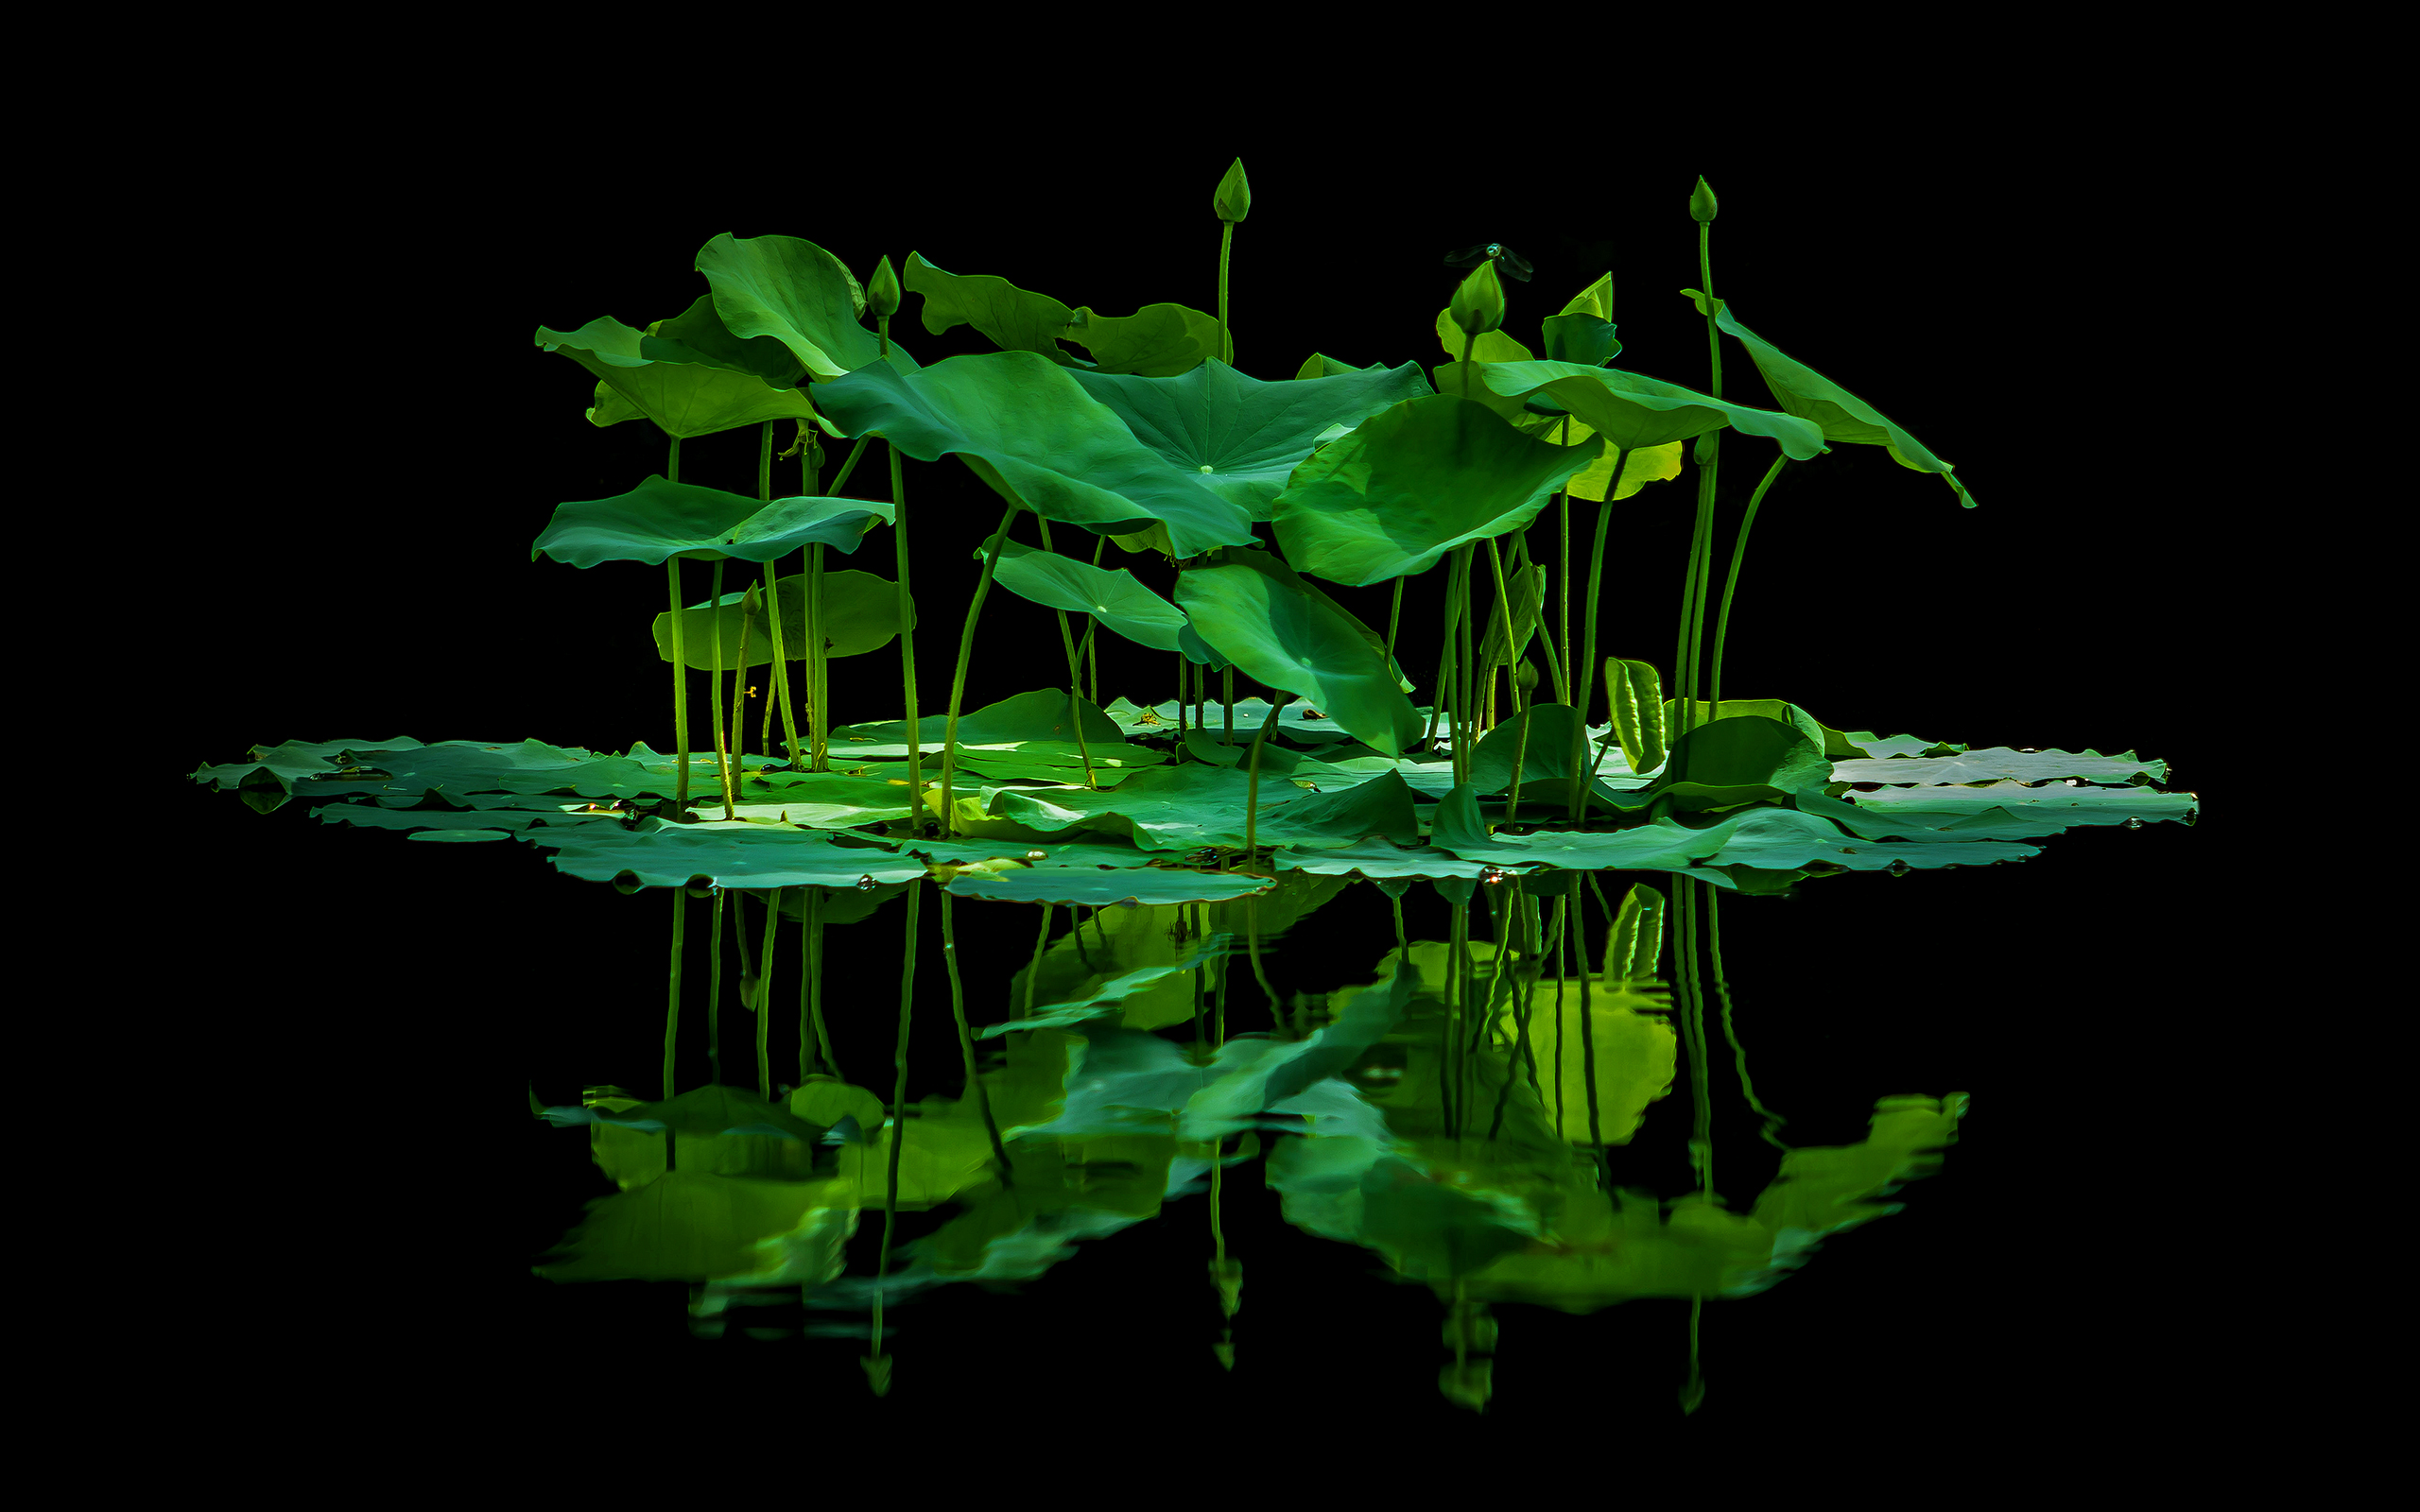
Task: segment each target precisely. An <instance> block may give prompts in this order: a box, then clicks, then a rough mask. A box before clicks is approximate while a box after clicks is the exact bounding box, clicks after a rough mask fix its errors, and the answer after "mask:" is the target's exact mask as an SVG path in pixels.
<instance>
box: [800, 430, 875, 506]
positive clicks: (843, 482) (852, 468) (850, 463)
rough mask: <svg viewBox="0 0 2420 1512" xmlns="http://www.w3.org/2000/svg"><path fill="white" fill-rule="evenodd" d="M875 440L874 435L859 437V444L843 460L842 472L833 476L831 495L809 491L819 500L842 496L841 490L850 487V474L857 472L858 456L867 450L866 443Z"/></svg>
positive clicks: (814, 489) (841, 464)
mask: <svg viewBox="0 0 2420 1512" xmlns="http://www.w3.org/2000/svg"><path fill="white" fill-rule="evenodd" d="M871 440H873V435H872V433H868V434H867V435H864V436H860V437H858V438H857V444H856V445H855V446H852V447H850V448H849V455H847V456H845V457H843V458H841V461H840V471H839V472H838V473H836V474H835V475H834V476H833V479H832V491H831V492H830V493H820V492H818V491H817V489H816V488H809V489H808V490H807V491H808V492H809V493H810V494H814V495H815V496H816V497H818V498H826V499H833V498H838V497H839V496H840V490H842V489H843V488H845V487H847V486H848V482H849V474H850V473H852V472H856V470H857V456H858V454H860V453H862V452H863V451H864V450H865V449H866V442H868V441H871ZM809 465H810V466H811V465H812V464H811V463H810V464H809Z"/></svg>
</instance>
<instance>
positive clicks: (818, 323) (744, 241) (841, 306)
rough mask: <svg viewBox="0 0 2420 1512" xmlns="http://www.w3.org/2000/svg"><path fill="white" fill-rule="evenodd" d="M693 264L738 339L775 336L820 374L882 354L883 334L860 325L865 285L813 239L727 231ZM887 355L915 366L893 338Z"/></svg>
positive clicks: (903, 368) (904, 367)
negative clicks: (738, 234) (749, 234)
mask: <svg viewBox="0 0 2420 1512" xmlns="http://www.w3.org/2000/svg"><path fill="white" fill-rule="evenodd" d="M697 268H698V271H699V272H700V273H703V274H704V275H705V276H706V284H707V286H708V287H709V288H710V289H711V290H712V291H713V297H714V302H715V313H716V314H717V315H718V316H719V317H721V318H722V323H723V326H724V328H725V329H727V330H728V331H730V333H731V334H732V335H734V336H736V337H738V338H740V339H742V340H746V339H750V338H752V337H755V336H770V337H772V338H773V339H774V340H776V341H778V342H780V343H781V344H782V345H783V346H784V347H787V349H789V352H790V355H792V356H794V357H796V358H797V359H798V360H799V362H800V363H801V365H803V366H804V368H805V369H806V370H807V371H809V372H811V373H813V374H814V375H815V376H816V378H817V379H819V380H821V379H831V378H838V377H839V376H840V375H841V374H843V373H848V372H854V371H856V369H859V368H863V367H865V366H866V365H867V364H869V363H875V362H880V361H882V360H884V359H883V348H882V340H881V338H880V336H879V335H876V333H874V332H872V331H869V330H867V329H866V328H865V326H864V325H863V324H862V323H861V322H862V318H863V317H864V315H865V308H866V294H865V289H864V288H863V287H862V286H861V285H860V284H859V283H857V280H856V275H854V274H852V273H851V272H850V271H849V270H848V268H847V267H846V266H843V265H842V264H841V262H840V260H839V259H838V258H837V257H835V256H833V255H832V254H831V253H830V252H827V251H825V250H824V249H822V248H821V247H818V246H816V245H815V244H814V243H813V242H809V241H802V240H800V239H799V238H798V237H796V236H734V235H732V234H731V233H730V232H723V233H722V234H721V235H719V236H717V237H716V238H715V239H714V240H712V241H710V242H708V243H706V245H705V246H704V247H702V248H700V249H699V251H698V262H697ZM889 361H890V368H891V370H893V371H895V372H914V371H915V370H916V359H915V358H913V357H911V356H909V355H908V352H907V349H905V348H903V347H902V346H900V345H899V343H898V342H896V341H893V342H891V343H890V358H889Z"/></svg>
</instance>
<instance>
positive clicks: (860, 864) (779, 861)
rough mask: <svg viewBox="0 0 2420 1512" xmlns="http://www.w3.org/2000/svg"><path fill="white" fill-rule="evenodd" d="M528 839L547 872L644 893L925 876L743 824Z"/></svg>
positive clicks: (921, 870) (653, 826)
mask: <svg viewBox="0 0 2420 1512" xmlns="http://www.w3.org/2000/svg"><path fill="white" fill-rule="evenodd" d="M531 838H532V839H533V840H536V841H537V842H538V843H539V844H541V845H543V846H544V847H545V848H547V849H548V850H551V851H554V852H555V854H554V855H553V856H552V857H551V858H550V859H551V860H552V861H553V863H554V865H555V866H556V867H557V868H559V869H561V870H562V871H564V872H566V873H568V874H570V875H572V876H575V877H581V878H585V879H586V880H588V881H590V882H611V881H613V880H614V879H615V878H616V877H620V876H622V875H624V874H625V873H627V874H629V875H630V876H631V877H633V878H635V879H636V880H637V882H638V884H639V885H641V886H643V887H678V886H685V885H688V884H689V882H690V881H691V879H693V878H697V877H704V878H706V879H707V881H708V882H709V883H710V884H712V885H715V886H717V887H796V886H800V885H817V886H824V887H847V886H853V885H857V884H858V883H859V882H860V881H861V880H862V879H864V878H867V877H871V878H873V882H874V884H875V885H881V884H883V883H887V882H910V881H913V880H915V879H917V878H919V877H922V876H924V875H925V865H924V863H923V862H921V861H915V860H911V859H903V858H900V857H895V856H891V855H889V854H887V853H886V852H883V851H875V850H870V849H867V848H865V847H862V846H841V845H836V844H834V843H833V842H832V841H830V840H828V839H826V838H824V837H823V836H821V835H818V834H805V833H800V832H799V831H797V830H792V829H785V828H776V827H774V826H771V825H762V824H751V823H749V822H747V821H746V820H722V821H712V822H700V823H695V824H666V823H665V822H664V821H663V820H661V819H648V820H645V821H643V822H642V823H641V824H640V825H639V826H638V828H636V829H634V830H625V829H622V828H621V827H619V826H618V825H591V826H589V827H587V828H585V829H582V830H579V831H563V832H554V831H540V832H538V833H536V834H533V835H532V836H531Z"/></svg>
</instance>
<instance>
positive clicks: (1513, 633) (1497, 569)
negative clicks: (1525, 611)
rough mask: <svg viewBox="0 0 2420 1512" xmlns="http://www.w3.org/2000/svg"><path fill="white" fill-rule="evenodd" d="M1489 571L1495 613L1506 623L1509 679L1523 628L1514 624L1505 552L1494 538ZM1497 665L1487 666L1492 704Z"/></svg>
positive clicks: (1489, 546)
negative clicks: (1505, 579)
mask: <svg viewBox="0 0 2420 1512" xmlns="http://www.w3.org/2000/svg"><path fill="white" fill-rule="evenodd" d="M1487 569H1488V571H1489V572H1490V573H1491V574H1493V575H1494V576H1495V612H1496V615H1497V616H1498V617H1499V618H1500V619H1501V620H1502V621H1503V623H1504V657H1505V660H1504V670H1505V676H1506V677H1507V679H1510V678H1511V676H1512V671H1513V660H1512V659H1513V654H1514V653H1513V646H1514V645H1515V644H1518V643H1519V641H1520V639H1521V627H1519V626H1517V625H1515V624H1513V610H1514V606H1513V595H1512V594H1511V593H1506V592H1505V590H1504V552H1503V550H1502V549H1501V548H1499V547H1498V546H1497V545H1496V543H1495V537H1494V536H1490V537H1488V538H1487ZM1495 665H1496V664H1495V662H1488V664H1487V696H1488V699H1489V701H1491V702H1493V701H1494V700H1495Z"/></svg>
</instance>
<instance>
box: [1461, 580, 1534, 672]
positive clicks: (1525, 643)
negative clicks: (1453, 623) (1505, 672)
mask: <svg viewBox="0 0 2420 1512" xmlns="http://www.w3.org/2000/svg"><path fill="white" fill-rule="evenodd" d="M1504 591H1505V592H1506V593H1510V594H1512V595H1513V626H1514V629H1513V633H1512V634H1511V635H1510V637H1509V638H1508V636H1507V634H1506V631H1505V628H1504V604H1503V601H1502V600H1500V599H1498V600H1496V601H1495V603H1493V604H1492V605H1491V606H1490V607H1489V609H1488V611H1487V633H1486V634H1485V635H1483V636H1481V637H1480V638H1479V648H1478V664H1479V665H1480V666H1482V667H1485V668H1488V669H1489V670H1490V671H1493V670H1494V669H1495V668H1496V667H1500V666H1504V665H1506V664H1507V663H1509V662H1514V661H1517V660H1518V659H1519V658H1520V657H1521V656H1522V654H1523V653H1525V652H1526V651H1528V650H1529V648H1530V636H1531V635H1533V634H1535V633H1536V631H1537V628H1538V615H1539V613H1540V611H1541V610H1543V609H1544V607H1545V604H1546V596H1547V570H1546V569H1545V568H1544V567H1532V568H1530V570H1529V571H1528V572H1526V573H1525V572H1522V571H1520V570H1518V569H1517V568H1508V569H1507V571H1506V572H1505V574H1504Z"/></svg>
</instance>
